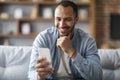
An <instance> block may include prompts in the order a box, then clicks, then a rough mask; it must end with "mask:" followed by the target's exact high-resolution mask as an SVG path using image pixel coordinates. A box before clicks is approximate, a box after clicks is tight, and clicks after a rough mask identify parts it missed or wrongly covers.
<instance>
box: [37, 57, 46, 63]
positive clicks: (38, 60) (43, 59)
mask: <svg viewBox="0 0 120 80" xmlns="http://www.w3.org/2000/svg"><path fill="white" fill-rule="evenodd" d="M45 60H46V57H39V58H38V59H37V63H40V62H42V61H45Z"/></svg>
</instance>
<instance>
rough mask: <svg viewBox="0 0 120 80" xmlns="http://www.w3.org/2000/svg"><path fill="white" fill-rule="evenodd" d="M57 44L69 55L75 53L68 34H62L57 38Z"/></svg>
mask: <svg viewBox="0 0 120 80" xmlns="http://www.w3.org/2000/svg"><path fill="white" fill-rule="evenodd" d="M57 46H58V47H59V48H60V49H62V51H64V52H66V53H67V54H68V55H69V56H70V57H71V56H72V55H74V54H76V53H74V52H75V50H74V48H73V47H72V44H71V41H70V36H63V37H60V38H58V40H57Z"/></svg>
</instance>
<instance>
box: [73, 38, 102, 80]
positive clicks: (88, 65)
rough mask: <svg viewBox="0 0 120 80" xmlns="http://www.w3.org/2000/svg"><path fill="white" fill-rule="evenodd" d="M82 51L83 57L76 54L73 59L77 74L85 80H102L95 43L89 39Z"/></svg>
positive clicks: (78, 53)
mask: <svg viewBox="0 0 120 80" xmlns="http://www.w3.org/2000/svg"><path fill="white" fill-rule="evenodd" d="M84 44H86V45H85V47H86V49H84V51H83V52H84V55H85V56H82V55H81V53H80V52H77V55H76V57H75V58H74V59H73V64H74V66H75V68H76V69H77V71H78V73H79V74H80V75H81V76H82V77H83V78H84V79H86V80H102V67H101V64H100V58H99V56H98V52H97V47H96V43H95V41H94V40H93V39H92V38H90V39H89V40H88V41H87V43H84Z"/></svg>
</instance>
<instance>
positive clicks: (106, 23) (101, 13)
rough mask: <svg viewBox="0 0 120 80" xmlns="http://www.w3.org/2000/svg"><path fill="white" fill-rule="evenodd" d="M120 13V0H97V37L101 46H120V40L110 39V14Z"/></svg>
mask: <svg viewBox="0 0 120 80" xmlns="http://www.w3.org/2000/svg"><path fill="white" fill-rule="evenodd" d="M111 13H115V14H120V0H96V39H97V45H98V47H99V48H101V47H103V45H104V46H105V45H107V47H108V46H109V48H120V40H117V41H115V40H111V39H110V14H111Z"/></svg>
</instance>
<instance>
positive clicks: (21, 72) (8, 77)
mask: <svg viewBox="0 0 120 80" xmlns="http://www.w3.org/2000/svg"><path fill="white" fill-rule="evenodd" d="M31 50H32V47H29V46H22V47H17V46H0V80H28V78H27V75H28V65H29V60H30V55H31Z"/></svg>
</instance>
